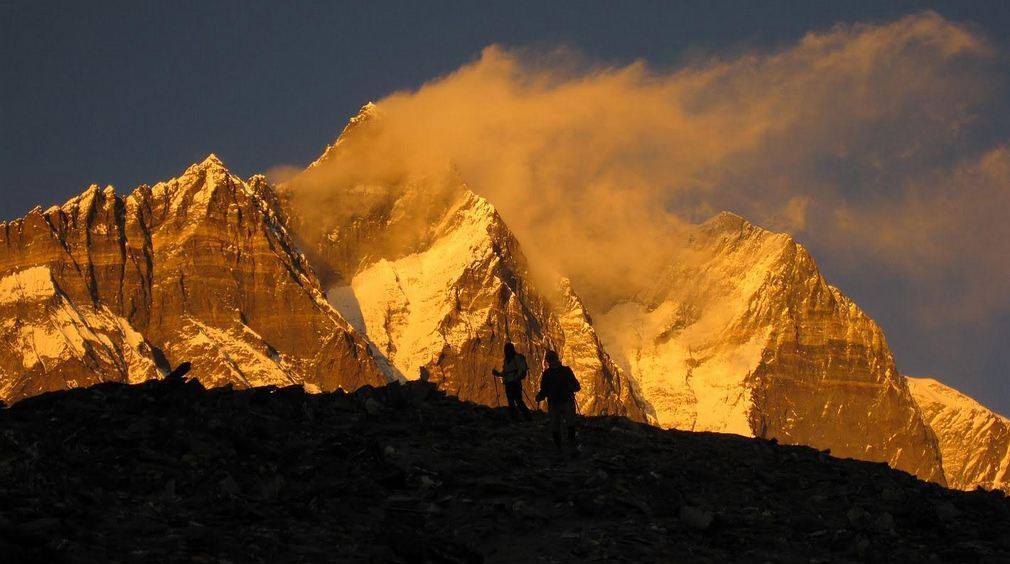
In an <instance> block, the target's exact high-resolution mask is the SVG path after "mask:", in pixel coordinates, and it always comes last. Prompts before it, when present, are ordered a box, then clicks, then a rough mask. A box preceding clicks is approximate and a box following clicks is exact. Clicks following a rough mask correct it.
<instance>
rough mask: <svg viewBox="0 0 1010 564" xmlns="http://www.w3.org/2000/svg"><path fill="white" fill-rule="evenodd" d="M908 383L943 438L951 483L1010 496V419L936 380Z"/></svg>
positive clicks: (913, 380) (933, 426)
mask: <svg viewBox="0 0 1010 564" xmlns="http://www.w3.org/2000/svg"><path fill="white" fill-rule="evenodd" d="M907 380H908V385H909V389H910V390H911V392H912V396H913V397H914V398H915V401H916V402H917V403H918V404H919V407H920V409H921V410H922V413H923V417H924V418H925V420H926V422H927V423H929V426H930V428H932V429H933V432H934V433H936V436H937V439H939V444H940V452H941V453H942V455H943V471H944V474H945V475H946V477H947V484H948V485H949V486H950V487H952V488H958V489H963V490H971V489H975V488H985V489H1002V490H1004V491H1008V492H1010V420H1008V419H1007V418H1006V417H1003V416H1002V415H999V414H998V413H994V412H993V411H992V410H990V409H988V408H986V407H985V406H983V405H982V404H980V403H978V402H977V401H975V400H973V399H971V398H970V397H968V396H966V395H964V394H962V393H961V392H958V391H957V390H955V389H953V388H951V387H949V386H945V385H943V384H941V383H940V382H937V381H936V380H933V379H931V378H911V377H908V378H907Z"/></svg>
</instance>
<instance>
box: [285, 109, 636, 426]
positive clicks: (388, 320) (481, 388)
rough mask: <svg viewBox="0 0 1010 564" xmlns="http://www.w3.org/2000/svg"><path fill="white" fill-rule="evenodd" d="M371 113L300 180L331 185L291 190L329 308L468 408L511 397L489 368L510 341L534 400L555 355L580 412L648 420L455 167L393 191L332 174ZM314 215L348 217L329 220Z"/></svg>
mask: <svg viewBox="0 0 1010 564" xmlns="http://www.w3.org/2000/svg"><path fill="white" fill-rule="evenodd" d="M372 116H374V108H372V107H370V106H366V107H365V108H363V110H362V113H361V114H359V116H357V117H356V118H355V119H353V120H352V121H351V123H350V125H348V127H347V128H346V129H345V131H344V133H343V134H342V136H341V138H340V139H339V140H338V141H337V142H336V143H334V144H333V145H331V146H330V147H329V148H328V149H327V150H326V152H325V153H324V155H323V156H322V157H321V158H320V159H319V160H318V161H316V162H315V163H313V165H311V166H310V167H309V169H308V170H307V171H306V173H305V175H307V176H309V178H307V179H302V180H301V181H299V182H296V183H294V184H295V185H297V186H298V187H299V188H300V189H303V190H304V189H305V188H304V187H305V186H306V185H308V186H310V187H312V188H309V189H310V190H312V189H315V190H319V188H320V184H321V183H322V184H324V185H323V186H321V187H322V188H323V189H322V190H319V191H318V193H317V194H310V195H309V197H308V198H304V197H302V195H300V194H298V193H292V191H294V190H298V189H299V188H291V189H290V190H288V189H287V188H284V189H282V195H283V196H284V198H283V200H284V201H285V202H286V206H287V207H286V209H287V212H288V216H289V217H290V218H291V220H292V225H293V226H295V229H296V231H297V232H298V234H299V236H300V238H301V240H302V242H303V243H304V245H305V248H306V249H307V252H308V254H309V255H310V256H311V257H312V258H313V262H314V263H315V264H318V265H320V269H321V271H322V272H324V273H325V274H324V281H325V282H326V283H327V287H328V289H327V292H328V296H329V300H330V302H331V303H332V304H333V305H334V307H335V308H336V309H337V310H338V311H340V312H341V314H342V315H343V316H344V317H345V318H346V319H348V320H349V321H350V322H351V323H352V324H353V325H354V326H355V328H357V329H358V332H359V333H360V334H362V335H364V336H365V337H366V338H367V340H368V341H369V343H370V344H371V346H372V351H373V354H374V355H375V357H376V358H377V359H378V361H379V365H380V366H381V367H383V368H384V370H385V371H386V373H387V374H388V375H389V376H390V377H391V378H396V379H416V378H419V377H421V374H422V372H423V373H424V374H425V377H427V378H429V379H431V380H432V381H435V382H438V383H439V385H440V386H441V387H443V388H444V389H446V390H448V391H450V392H451V393H453V394H456V395H458V396H459V397H461V398H463V399H469V400H473V401H478V402H483V403H488V404H495V403H501V402H504V394H503V392H502V390H501V388H500V384H499V383H497V381H496V380H495V379H494V378H493V377H492V373H491V371H492V369H493V368H496V367H498V368H500V367H501V362H502V348H503V346H504V343H505V342H506V341H512V342H514V343H515V344H516V347H517V349H518V350H519V351H520V352H522V353H524V354H525V355H526V356H527V359H528V361H529V363H530V365H531V367H532V370H531V374H532V377H530V378H528V379H527V380H526V382H525V386H526V392H527V395H528V396H529V397H532V396H533V395H534V393H535V388H536V386H537V385H538V378H537V377H538V375H539V374H538V373H539V367H540V363H541V361H542V359H543V355H544V351H545V350H546V349H548V348H551V349H556V350H558V351H560V352H562V353H564V354H566V359H567V360H568V362H570V363H572V364H573V365H577V366H578V367H579V369H580V373H579V375H580V377H581V378H582V381H583V382H584V390H583V391H582V392H581V393H580V394H579V396H578V400H579V404H580V407H581V409H582V411H583V413H587V414H616V415H626V416H628V417H631V418H632V419H636V420H642V421H644V420H645V419H646V417H645V414H644V412H643V410H642V404H641V401H640V399H639V397H638V396H637V395H636V394H635V393H634V392H633V391H632V389H631V383H630V382H629V381H628V379H627V377H626V375H624V374H623V373H622V372H621V371H620V370H619V369H618V368H617V367H616V365H615V364H614V363H613V362H612V361H610V359H609V356H608V355H607V354H606V352H604V351H603V349H602V346H601V344H600V342H599V340H598V339H597V338H596V335H595V332H594V330H593V328H592V326H591V325H590V324H589V323H588V320H589V318H588V315H587V314H586V312H585V310H584V307H583V306H582V303H581V301H580V300H579V299H578V297H577V296H576V295H575V293H574V290H573V289H572V288H571V287H570V285H568V284H567V283H565V284H562V283H561V282H560V281H558V282H557V284H556V286H557V287H554V286H555V284H550V285H548V286H546V287H545V288H540V287H538V284H537V283H535V282H534V280H533V279H532V277H531V275H530V272H529V268H528V265H527V261H526V258H525V256H524V254H523V252H522V249H521V247H520V244H519V242H518V241H517V240H516V238H515V236H514V235H513V234H512V232H511V231H510V230H509V228H508V227H507V226H506V225H505V222H504V221H503V220H502V218H501V216H500V215H499V214H498V212H497V210H495V208H494V207H493V206H492V205H491V204H490V203H489V202H488V201H487V200H485V199H484V198H482V197H480V196H478V195H477V194H475V193H474V192H472V191H471V190H470V189H469V188H468V187H467V186H466V184H465V183H464V182H463V181H462V180H461V179H459V178H458V177H457V176H456V174H455V173H454V172H453V171H452V170H451V169H447V170H446V171H445V172H444V174H439V175H414V176H407V177H404V178H400V179H397V180H396V181H394V182H389V183H375V182H374V181H362V180H359V179H353V178H352V179H351V180H348V177H347V175H343V174H335V173H334V172H333V171H332V170H327V167H328V166H332V164H331V163H332V162H333V161H336V160H338V159H341V158H343V154H342V152H341V151H342V149H343V147H344V144H345V143H346V142H348V141H349V140H350V141H353V140H354V137H353V136H354V135H355V134H356V132H357V131H358V130H359V128H360V127H361V126H362V124H363V123H364V122H365V121H366V120H368V119H371V117H372ZM313 175H318V176H320V177H321V179H319V178H312V176H313ZM333 179H338V180H333ZM327 182H329V184H326V183H327ZM319 195H321V197H322V198H323V200H322V201H320V200H319V199H318V197H313V196H319ZM317 209H326V210H339V211H338V212H337V213H332V214H331V213H327V214H323V215H322V217H320V216H319V214H316V213H314V211H315V210H317Z"/></svg>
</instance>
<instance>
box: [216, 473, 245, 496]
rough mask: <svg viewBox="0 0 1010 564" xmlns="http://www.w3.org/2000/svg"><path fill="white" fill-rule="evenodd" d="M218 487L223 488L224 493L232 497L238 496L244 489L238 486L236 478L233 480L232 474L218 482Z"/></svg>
mask: <svg viewBox="0 0 1010 564" xmlns="http://www.w3.org/2000/svg"><path fill="white" fill-rule="evenodd" d="M218 485H220V486H221V489H222V490H223V491H224V493H226V494H228V495H230V496H236V495H238V494H239V493H241V492H242V487H241V486H239V485H238V482H236V481H235V478H232V477H231V475H230V474H229V475H228V476H225V478H224V479H223V480H221V481H220V482H218Z"/></svg>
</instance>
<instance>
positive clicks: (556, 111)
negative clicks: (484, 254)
mask: <svg viewBox="0 0 1010 564" xmlns="http://www.w3.org/2000/svg"><path fill="white" fill-rule="evenodd" d="M998 64H999V58H998V57H997V56H996V54H995V53H994V52H993V49H992V47H991V46H990V45H989V44H988V43H987V41H986V40H985V39H984V38H982V37H981V36H980V35H978V34H977V33H975V32H974V31H973V30H972V29H970V28H967V27H965V26H963V25H959V24H956V23H953V22H950V21H948V20H945V19H944V18H942V17H941V16H939V15H937V14H935V13H933V12H925V13H921V14H915V15H910V16H907V17H904V18H902V19H899V20H897V21H893V22H889V23H883V24H875V25H869V24H856V25H840V26H837V27H834V28H832V29H829V30H826V31H821V32H814V33H809V34H807V35H806V36H805V37H803V38H802V39H801V40H799V41H798V42H796V43H795V44H792V45H789V46H787V47H785V48H782V49H779V50H776V51H765V52H750V53H744V54H739V53H737V54H734V55H732V56H726V57H721V58H720V57H714V58H708V59H704V60H696V61H692V62H691V63H689V64H687V65H684V66H681V67H678V68H668V69H657V68H653V67H650V66H649V65H648V64H646V63H644V62H635V63H632V64H629V65H626V66H594V65H592V64H590V63H587V62H586V61H584V60H581V59H580V58H579V57H578V56H577V55H576V54H573V53H571V52H570V51H566V50H563V49H562V50H557V51H554V52H550V53H539V52H534V51H530V50H510V49H506V48H503V47H500V46H491V47H488V48H486V49H484V51H483V52H482V53H481V54H480V56H479V58H477V59H476V60H475V61H473V62H471V63H469V64H466V65H464V66H462V67H461V68H459V69H458V70H456V71H455V72H453V73H451V74H448V75H446V76H443V77H439V78H437V79H434V80H432V81H430V82H428V83H426V84H424V85H423V86H421V87H420V88H418V89H416V90H412V91H403V92H396V93H394V94H392V95H389V96H387V97H385V98H383V99H381V100H379V101H378V103H377V107H378V111H379V113H380V118H381V119H376V120H370V121H368V122H365V123H364V124H362V129H363V131H362V132H361V133H360V134H357V135H356V136H355V137H354V140H353V141H352V140H350V139H348V142H347V143H346V144H345V146H343V147H342V148H341V153H340V155H339V157H338V158H336V159H333V160H331V161H330V162H329V163H328V164H327V165H325V166H323V167H319V168H318V169H317V170H314V171H313V172H312V173H311V174H307V175H302V177H300V178H299V180H297V181H294V182H293V184H294V185H295V186H297V187H298V189H297V190H296V191H299V192H300V193H302V194H313V193H318V192H320V191H322V192H325V191H328V190H333V189H334V187H335V186H339V187H344V188H345V189H350V188H349V187H355V186H356V187H360V186H377V185H383V184H385V185H390V184H397V183H401V184H402V183H403V182H405V179H407V178H409V177H412V176H413V177H418V176H426V177H428V178H444V176H445V175H446V173H447V171H450V170H454V171H457V172H458V174H459V176H460V177H461V178H463V179H465V180H466V182H467V183H468V184H469V185H470V187H471V188H472V189H474V190H475V191H476V192H478V193H479V194H481V195H483V196H485V197H487V198H488V199H489V200H490V201H491V202H492V203H493V204H495V206H496V207H497V208H498V209H499V210H500V211H501V213H502V214H503V216H504V217H505V219H506V221H507V223H508V224H509V225H510V226H511V227H512V228H513V229H514V230H515V231H516V233H517V235H518V236H519V239H520V241H521V242H522V244H523V246H524V249H526V251H527V253H528V254H529V255H530V256H531V257H532V258H533V260H534V262H535V263H536V264H538V265H540V266H541V267H543V266H544V265H550V266H551V267H553V268H555V269H556V270H558V271H560V272H563V273H565V274H568V275H570V276H571V277H572V278H573V280H574V281H575V283H576V285H577V287H579V288H580V289H582V290H583V291H584V292H586V293H589V294H590V295H591V296H590V297H591V298H592V300H593V301H595V302H596V304H597V305H598V306H604V305H605V303H606V302H608V301H611V300H613V299H616V298H619V297H621V295H622V294H623V295H627V294H628V293H630V292H633V291H634V290H635V289H636V288H637V285H638V284H637V283H638V282H640V281H643V280H648V279H649V277H650V275H651V274H652V273H653V272H654V271H655V270H656V269H657V268H661V267H662V266H663V265H664V264H665V263H667V262H669V261H670V260H672V259H673V255H672V252H673V250H674V249H675V248H676V245H675V244H672V243H671V242H672V241H674V239H675V238H676V237H677V236H678V234H679V233H680V232H681V230H682V227H683V226H684V225H685V223H687V222H696V221H699V220H702V219H705V218H706V217H707V216H709V215H712V214H714V213H716V212H718V211H719V210H723V209H728V210H732V211H735V212H737V213H740V214H741V215H743V216H745V217H747V218H749V219H751V220H752V221H755V222H757V223H759V224H762V225H766V226H768V227H770V228H774V229H780V230H786V231H789V232H790V233H792V234H794V235H796V236H797V237H798V238H799V239H800V240H801V241H802V242H804V243H805V244H807V245H808V246H809V247H811V249H812V250H813V252H814V255H815V256H817V257H818V258H820V259H821V260H822V261H823V260H824V259H825V258H826V257H831V259H830V260H833V261H836V262H837V265H838V266H837V267H836V268H835V269H834V270H835V271H840V272H843V273H844V272H847V271H848V272H855V271H859V272H873V271H880V272H885V271H886V272H889V273H897V274H896V275H899V276H905V277H907V278H908V279H909V280H910V281H911V282H910V283H912V284H920V285H922V286H923V290H922V295H923V296H928V295H930V294H933V295H941V294H942V295H945V296H946V297H947V298H948V300H949V301H954V302H958V303H957V304H956V307H952V311H963V312H969V311H970V312H973V315H984V314H985V312H986V311H987V309H988V308H996V309H999V308H1002V309H1004V310H1005V309H1006V308H1007V307H1008V303H1010V301H1008V300H1006V299H1000V291H1003V292H1004V295H1005V290H1006V288H1005V287H1004V286H1005V284H1004V285H1002V286H1001V285H1000V284H996V285H993V284H992V283H991V281H990V280H989V279H987V278H986V276H988V274H982V273H981V272H983V271H986V268H988V267H991V266H992V265H993V261H994V260H996V258H998V257H1002V259H1003V263H1002V264H1003V266H1001V267H996V268H997V270H999V271H1000V272H1001V273H1003V274H1004V276H1003V279H1004V280H1006V279H1008V277H1007V276H1005V274H1006V272H1005V268H1006V267H1005V265H1006V264H1007V263H1008V262H1010V261H1006V260H1005V258H1006V252H1007V251H1006V250H1007V248H1008V246H1010V238H1008V237H1006V231H1005V228H1004V227H1001V226H1000V227H997V226H995V225H992V226H991V227H989V228H987V229H990V230H991V231H989V232H988V233H989V235H983V234H982V231H980V229H979V225H982V224H983V223H984V224H986V225H991V223H992V222H996V221H997V220H998V218H997V217H995V212H994V211H993V210H994V209H997V208H996V206H997V205H1002V206H1003V208H1002V209H1004V210H1005V209H1007V207H1006V199H1007V189H1008V183H1007V174H1006V152H1007V150H1006V148H994V147H980V146H979V143H978V142H977V138H978V137H979V135H978V134H977V131H978V129H979V127H980V123H982V122H984V119H985V112H987V111H989V109H990V108H991V106H992V105H993V104H998V103H999V100H1000V99H1001V96H1000V93H1001V92H1002V90H1001V89H1002V85H1001V84H1000V83H999V81H994V80H993V77H994V76H995V75H996V74H998V73H997V72H996V71H995V70H994V69H995V65H998ZM435 184H439V185H442V184H444V183H442V184H440V183H439V182H435ZM366 200H367V198H365V199H363V200H362V201H366ZM361 205H367V203H363V204H361ZM339 213H346V214H353V213H355V210H354V209H346V210H343V211H341V212H339ZM990 235H998V237H992V236H990ZM836 257H837V258H836ZM954 268H956V269H958V271H959V273H960V277H959V278H957V279H956V280H952V279H951V277H949V276H947V275H946V273H947V272H949V271H950V269H954ZM846 269H848V270H846ZM1001 269H1002V270H1001ZM990 270H991V269H990ZM952 284H954V286H951V285H952ZM955 286H956V287H955ZM952 288H953V292H951V289H952ZM952 296H953V298H952ZM920 305H921V306H922V307H926V305H927V304H925V303H923V304H920ZM951 314H952V315H953V313H951Z"/></svg>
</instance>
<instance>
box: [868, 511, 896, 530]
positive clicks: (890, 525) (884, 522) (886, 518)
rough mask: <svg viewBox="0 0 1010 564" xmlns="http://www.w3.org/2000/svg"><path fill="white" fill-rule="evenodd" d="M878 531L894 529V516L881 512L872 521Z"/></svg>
mask: <svg viewBox="0 0 1010 564" xmlns="http://www.w3.org/2000/svg"><path fill="white" fill-rule="evenodd" d="M873 525H874V526H875V527H876V528H877V530H878V531H891V530H893V529H894V517H892V516H891V514H890V513H882V514H881V515H880V516H879V517H877V519H876V520H875V521H874V522H873Z"/></svg>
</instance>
